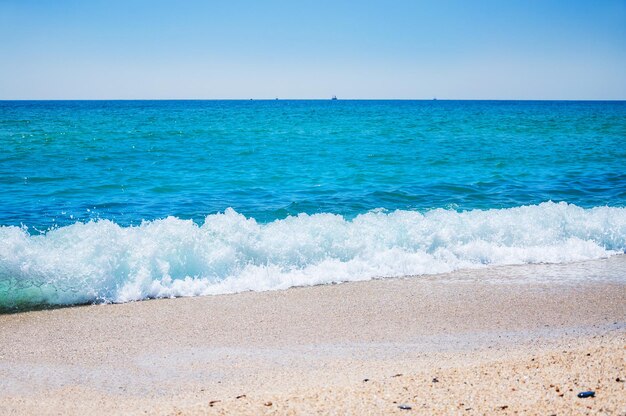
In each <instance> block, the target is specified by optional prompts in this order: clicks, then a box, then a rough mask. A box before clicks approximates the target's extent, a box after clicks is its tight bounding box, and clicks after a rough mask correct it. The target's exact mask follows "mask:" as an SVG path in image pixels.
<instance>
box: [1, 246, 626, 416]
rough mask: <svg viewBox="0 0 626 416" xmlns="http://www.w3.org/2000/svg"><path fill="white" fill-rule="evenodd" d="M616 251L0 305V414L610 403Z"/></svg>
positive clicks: (617, 405)
mask: <svg viewBox="0 0 626 416" xmlns="http://www.w3.org/2000/svg"><path fill="white" fill-rule="evenodd" d="M623 257H624V256H619V257H618V258H615V259H609V260H603V261H596V262H589V263H581V264H578V265H555V266H547V265H542V266H518V267H504V268H497V269H490V270H483V271H479V272H457V273H453V274H450V275H445V276H435V277H431V278H422V277H417V278H406V279H383V280H375V281H369V282H361V283H350V284H341V285H329V286H318V287H311V288H296V289H290V290H286V291H281V292H264V293H241V294H236V295H223V296H213V297H202V298H185V299H170V300H155V301H145V302H138V303H129V304H121V305H95V306H84V307H74V308H64V309H56V310H48V311H34V312H25V313H16V314H10V315H1V316H0V329H1V332H0V414H10V415H11V414H16V415H17V414H20V415H21V414H86V413H90V414H109V415H110V414H146V413H148V414H265V413H267V414H316V413H321V414H393V413H398V414H515V413H519V414H617V415H623V414H626V390H625V383H624V382H622V381H621V380H624V379H626V354H625V352H626V350H625V347H626V331H625V327H626V326H625V317H626V302H625V299H626V283H625V282H624V280H623V279H622V280H620V279H615V278H611V279H606V280H602V279H598V278H597V276H596V278H594V279H586V278H585V277H586V276H587V277H588V276H591V275H593V274H600V275H601V274H602V273H603V272H602V270H604V269H606V270H609V271H610V273H609V274H611V273H612V274H616V273H617V275H620V274H621V273H622V272H624V274H622V276H626V267H625V266H626V262H625V261H624V258H623ZM522 277H523V278H522ZM365 380H367V381H365ZM434 380H436V381H434ZM618 380H620V381H618ZM583 390H594V391H596V397H594V398H589V399H579V398H578V397H576V394H577V393H578V392H579V391H583ZM400 405H406V406H409V407H411V409H410V410H403V409H400V408H399V406H400Z"/></svg>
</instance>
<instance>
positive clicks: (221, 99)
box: [0, 96, 626, 102]
mask: <svg viewBox="0 0 626 416" xmlns="http://www.w3.org/2000/svg"><path fill="white" fill-rule="evenodd" d="M3 101H4V102H6V101H572V102H576V101H618V102H619V101H626V98H438V97H432V98H338V97H336V99H333V98H332V96H331V97H330V98H280V97H275V98H254V97H253V98H0V102H3Z"/></svg>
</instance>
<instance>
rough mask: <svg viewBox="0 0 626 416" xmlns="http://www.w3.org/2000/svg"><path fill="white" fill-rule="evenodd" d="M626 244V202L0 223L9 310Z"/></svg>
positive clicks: (327, 279)
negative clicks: (35, 226) (124, 223)
mask: <svg viewBox="0 0 626 416" xmlns="http://www.w3.org/2000/svg"><path fill="white" fill-rule="evenodd" d="M625 249H626V208H614V207H596V208H591V209H583V208H580V207H577V206H576V205H571V204H567V203H552V202H546V203H542V204H540V205H532V206H523V207H517V208H508V209H492V210H486V211H482V210H473V211H467V212H456V211H451V210H444V209H435V210H432V211H428V212H426V213H424V214H422V213H418V212H414V211H394V212H389V213H385V212H382V211H380V212H369V213H366V214H362V215H359V216H357V217H356V218H354V219H353V220H345V219H344V218H343V217H341V216H339V215H334V214H315V215H307V214H301V215H298V216H294V217H288V218H286V219H283V220H276V221H273V222H271V223H268V224H260V223H257V222H256V221H255V220H254V219H252V218H246V217H244V216H243V215H241V214H238V213H237V212H235V211H234V210H232V209H227V210H226V211H225V212H224V213H221V214H215V215H209V216H207V217H206V219H205V221H204V223H203V224H202V225H197V224H195V223H194V222H193V221H191V220H181V219H178V218H174V217H169V218H165V219H162V220H155V221H146V222H144V223H142V224H141V225H139V226H131V227H121V226H119V225H117V224H115V223H114V222H111V221H108V220H101V221H95V222H88V223H76V224H73V225H70V226H66V227H62V228H58V229H54V230H51V231H48V232H47V233H45V234H42V235H29V234H28V232H27V231H26V230H25V229H22V228H19V227H13V226H9V227H0V309H6V308H13V307H20V306H34V305H59V304H76V303H89V302H127V301H133V300H140V299H146V298H157V297H174V296H198V295H208V294H219V293H233V292H241V291H246V290H256V291H260V290H275V289H285V288H288V287H292V286H305V285H315V284H323V283H331V282H343V281H355V280H367V279H371V278H374V277H392V276H405V275H420V274H435V273H444V272H450V271H454V270H457V269H462V268H476V267H485V266H487V265H511V264H525V263H565V262H572V261H581V260H591V259H597V258H604V257H608V256H611V255H613V254H618V253H623V252H624V251H625Z"/></svg>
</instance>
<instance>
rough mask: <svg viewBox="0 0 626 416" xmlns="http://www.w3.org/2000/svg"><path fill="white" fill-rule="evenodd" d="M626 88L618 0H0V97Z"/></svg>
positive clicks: (483, 94)
mask: <svg viewBox="0 0 626 416" xmlns="http://www.w3.org/2000/svg"><path fill="white" fill-rule="evenodd" d="M333 94H336V95H338V96H339V97H340V98H431V97H435V96H436V97H439V98H461V99H472V98H475V99H490V98H491V99H626V0H588V1H577V0H570V1H552V0H545V1H541V0H527V1H516V0H494V1H480V0H476V1H446V0H433V1H419V0H396V1H394V0H386V1H383V0H381V1H365V0H363V1H341V0H333V1H326V0H311V1H305V0H302V1H296V0H290V1H288V0H285V1H282V0H280V1H272V0H266V1H262V0H256V1H237V0H219V1H217V0H214V1H211V0H207V1H195V0H191V1H174V0H171V1H158V0H150V1H149V0H125V1H117V0H108V1H105V0H101V1H100V0H91V1H90V0H56V1H52V0H50V1H46V0H0V99H71V98H76V99H100V98H104V99H106V98H122V99H126V98H251V97H252V98H273V97H281V98H328V97H329V96H331V95H333Z"/></svg>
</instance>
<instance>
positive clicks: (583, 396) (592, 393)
mask: <svg viewBox="0 0 626 416" xmlns="http://www.w3.org/2000/svg"><path fill="white" fill-rule="evenodd" d="M595 395H596V392H595V391H581V392H580V393H578V397H580V398H581V399H586V398H587V397H594V396H595Z"/></svg>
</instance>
